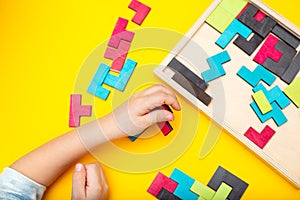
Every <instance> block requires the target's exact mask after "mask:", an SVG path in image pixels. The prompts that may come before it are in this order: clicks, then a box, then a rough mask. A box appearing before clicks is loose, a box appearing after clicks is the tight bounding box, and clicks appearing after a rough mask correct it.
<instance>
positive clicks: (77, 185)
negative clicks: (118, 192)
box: [72, 163, 108, 200]
mask: <svg viewBox="0 0 300 200" xmlns="http://www.w3.org/2000/svg"><path fill="white" fill-rule="evenodd" d="M107 191H108V186H107V183H106V179H105V177H104V174H103V171H102V168H101V166H100V164H99V163H91V164H86V165H83V164H80V163H78V164H77V165H76V167H75V170H74V174H73V182H72V200H102V199H106V198H107Z"/></svg>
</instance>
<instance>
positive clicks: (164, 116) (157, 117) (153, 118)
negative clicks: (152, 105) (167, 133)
mask: <svg viewBox="0 0 300 200" xmlns="http://www.w3.org/2000/svg"><path fill="white" fill-rule="evenodd" d="M143 118H144V121H145V122H146V126H151V125H152V124H155V123H157V122H165V121H173V120H174V116H173V114H172V113H171V112H170V111H167V110H163V109H160V110H154V111H151V112H150V113H148V114H146V115H145V116H143Z"/></svg>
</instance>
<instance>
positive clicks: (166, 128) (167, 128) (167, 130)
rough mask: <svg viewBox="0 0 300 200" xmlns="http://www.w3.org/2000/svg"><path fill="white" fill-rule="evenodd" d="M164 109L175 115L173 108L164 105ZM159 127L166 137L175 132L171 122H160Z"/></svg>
mask: <svg viewBox="0 0 300 200" xmlns="http://www.w3.org/2000/svg"><path fill="white" fill-rule="evenodd" d="M162 108H163V109H164V110H167V111H170V112H171V113H173V111H172V110H171V108H170V107H169V106H168V105H166V104H165V105H162ZM157 126H158V127H159V129H160V131H161V132H162V133H163V134H164V136H167V135H169V133H170V132H171V131H173V127H172V126H171V124H170V123H169V122H159V123H157Z"/></svg>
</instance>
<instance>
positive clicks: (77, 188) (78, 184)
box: [72, 163, 86, 200]
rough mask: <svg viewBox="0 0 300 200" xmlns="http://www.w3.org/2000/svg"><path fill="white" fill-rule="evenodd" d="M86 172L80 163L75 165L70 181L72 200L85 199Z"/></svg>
mask: <svg viewBox="0 0 300 200" xmlns="http://www.w3.org/2000/svg"><path fill="white" fill-rule="evenodd" d="M85 185H86V170H85V168H84V165H83V164H81V163H78V164H76V166H75V170H74V173H73V179H72V200H77V199H85V197H86V192H85Z"/></svg>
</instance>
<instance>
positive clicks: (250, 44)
mask: <svg viewBox="0 0 300 200" xmlns="http://www.w3.org/2000/svg"><path fill="white" fill-rule="evenodd" d="M262 41H263V38H262V37H261V36H259V35H258V34H256V33H254V34H253V35H252V37H251V38H250V40H247V39H246V38H244V37H242V36H238V37H237V38H236V39H235V40H234V42H233V44H235V45H236V46H237V47H239V48H240V49H241V50H243V51H244V52H245V53H246V54H247V55H249V56H250V55H251V54H252V53H253V52H254V51H255V50H256V49H257V47H258V46H259V45H260V44H261V43H262Z"/></svg>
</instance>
